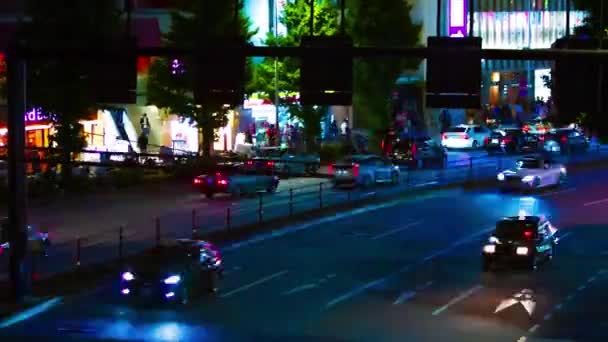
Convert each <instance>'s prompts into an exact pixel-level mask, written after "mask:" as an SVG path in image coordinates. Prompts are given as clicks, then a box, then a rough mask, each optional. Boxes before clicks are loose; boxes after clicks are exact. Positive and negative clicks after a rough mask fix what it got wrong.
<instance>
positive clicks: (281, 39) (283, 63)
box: [249, 0, 339, 149]
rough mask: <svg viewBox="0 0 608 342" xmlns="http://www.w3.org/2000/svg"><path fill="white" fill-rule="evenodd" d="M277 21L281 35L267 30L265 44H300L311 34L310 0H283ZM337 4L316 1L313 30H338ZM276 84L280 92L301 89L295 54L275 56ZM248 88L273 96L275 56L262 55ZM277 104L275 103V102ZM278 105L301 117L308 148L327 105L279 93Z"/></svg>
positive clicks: (326, 32) (327, 32) (329, 32)
mask: <svg viewBox="0 0 608 342" xmlns="http://www.w3.org/2000/svg"><path fill="white" fill-rule="evenodd" d="M279 20H280V22H281V23H282V24H283V25H285V27H286V28H287V34H286V35H284V36H278V37H277V36H275V35H274V33H273V32H269V33H268V35H267V37H266V40H265V44H266V45H268V46H299V45H300V40H301V39H302V37H304V36H308V35H310V24H309V23H310V2H309V1H307V0H294V1H291V2H286V3H285V7H284V10H283V13H282V14H281V16H280V18H279ZM338 27H339V25H338V8H337V7H336V5H335V4H334V1H331V0H320V1H316V2H315V7H314V34H315V35H334V34H335V33H336V32H337V31H338ZM276 71H277V72H276V75H278V79H277V84H276V88H277V89H278V90H279V92H281V93H285V94H290V93H296V92H298V91H299V89H300V62H299V60H298V59H296V58H290V57H288V58H276ZM249 89H250V90H254V91H258V92H260V93H261V94H262V96H263V97H265V98H266V99H268V100H271V101H274V99H275V58H264V59H263V60H262V62H260V63H259V64H257V65H256V66H255V73H254V78H253V81H252V83H251V84H250V86H249ZM275 105H276V104H275ZM278 105H280V106H286V107H288V109H289V113H290V115H291V116H292V117H296V118H298V119H300V120H302V123H303V124H304V139H305V141H306V146H307V148H309V149H310V148H312V146H314V145H315V139H316V138H317V137H318V136H319V135H320V133H321V119H322V118H323V115H325V113H326V111H327V108H325V107H316V106H300V105H299V104H298V103H297V102H294V101H292V100H291V99H290V98H289V97H288V96H280V97H279V103H278Z"/></svg>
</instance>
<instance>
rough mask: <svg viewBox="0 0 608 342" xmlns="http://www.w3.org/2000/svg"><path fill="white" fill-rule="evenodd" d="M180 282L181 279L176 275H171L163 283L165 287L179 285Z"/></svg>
mask: <svg viewBox="0 0 608 342" xmlns="http://www.w3.org/2000/svg"><path fill="white" fill-rule="evenodd" d="M180 281H182V277H180V276H178V275H172V276H170V277H169V278H167V279H165V281H164V283H165V284H167V285H175V284H177V283H179V282H180Z"/></svg>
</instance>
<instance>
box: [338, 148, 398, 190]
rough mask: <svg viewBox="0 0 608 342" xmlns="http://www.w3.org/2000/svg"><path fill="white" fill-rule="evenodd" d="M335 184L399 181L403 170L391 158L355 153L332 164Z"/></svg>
mask: <svg viewBox="0 0 608 342" xmlns="http://www.w3.org/2000/svg"><path fill="white" fill-rule="evenodd" d="M330 174H332V175H333V177H332V181H333V184H334V186H336V187H341V186H357V185H362V186H364V187H368V186H371V185H373V184H376V183H392V184H397V183H399V179H400V177H401V171H400V169H399V166H397V165H395V164H393V163H392V162H391V161H390V160H388V159H385V158H382V157H380V156H377V155H372V154H365V155H353V156H351V157H348V158H344V159H342V160H341V161H339V162H337V163H335V164H332V165H331V166H330Z"/></svg>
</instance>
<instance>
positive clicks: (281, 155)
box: [244, 147, 321, 176]
mask: <svg viewBox="0 0 608 342" xmlns="http://www.w3.org/2000/svg"><path fill="white" fill-rule="evenodd" d="M320 166H321V158H320V157H319V155H316V154H306V153H298V152H297V151H296V149H293V148H282V147H266V148H260V150H259V152H258V155H257V156H256V157H254V158H252V159H250V160H248V161H246V162H245V165H244V169H245V170H246V171H250V172H263V173H274V172H276V173H282V174H285V175H288V176H290V175H302V174H316V173H317V172H318V171H319V168H320Z"/></svg>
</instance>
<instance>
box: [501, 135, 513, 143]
mask: <svg viewBox="0 0 608 342" xmlns="http://www.w3.org/2000/svg"><path fill="white" fill-rule="evenodd" d="M502 142H503V143H505V144H510V143H511V142H513V139H511V138H508V137H507V138H503V139H502Z"/></svg>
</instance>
